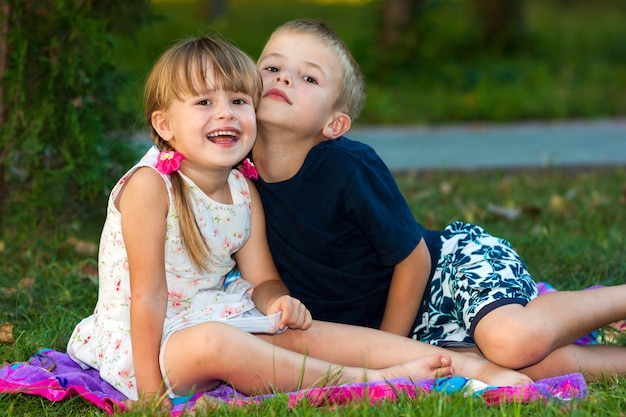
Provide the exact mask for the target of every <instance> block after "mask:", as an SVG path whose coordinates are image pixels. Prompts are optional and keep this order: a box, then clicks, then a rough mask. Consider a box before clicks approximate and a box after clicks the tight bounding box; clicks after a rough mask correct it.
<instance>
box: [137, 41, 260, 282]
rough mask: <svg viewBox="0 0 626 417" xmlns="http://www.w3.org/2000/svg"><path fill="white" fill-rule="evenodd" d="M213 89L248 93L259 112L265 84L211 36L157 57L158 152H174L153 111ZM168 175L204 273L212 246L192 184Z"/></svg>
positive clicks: (152, 80) (148, 106) (152, 82)
mask: <svg viewBox="0 0 626 417" xmlns="http://www.w3.org/2000/svg"><path fill="white" fill-rule="evenodd" d="M208 74H211V75H212V81H213V82H214V83H215V84H214V85H208V83H207V75H208ZM211 89H213V90H223V91H234V92H241V93H245V94H248V95H250V96H251V97H252V100H253V104H254V109H255V110H256V109H257V107H258V105H259V103H260V101H261V94H262V92H263V83H262V81H261V76H260V74H259V71H258V69H257V67H256V64H255V63H254V61H253V60H252V59H251V58H250V57H249V56H248V55H246V54H245V53H244V52H243V51H241V50H240V49H238V48H236V47H235V46H233V45H232V44H230V43H228V42H226V41H225V40H223V39H220V38H217V37H213V36H208V35H207V36H202V37H199V38H190V39H186V40H182V41H180V42H178V43H177V44H175V45H174V46H173V47H171V48H170V49H168V50H167V51H166V52H165V53H164V54H163V55H162V56H161V57H160V58H159V60H158V61H157V62H156V64H155V65H154V67H153V68H152V71H151V72H150V74H149V75H148V79H147V80H146V86H145V91H144V113H145V120H146V122H147V124H148V126H150V138H151V139H152V141H153V142H154V143H155V144H156V146H157V148H158V149H159V150H166V151H171V150H174V149H173V148H172V146H171V145H170V144H169V142H167V141H165V140H163V138H161V137H160V136H159V134H158V132H157V131H156V130H155V129H154V127H153V126H152V121H151V119H152V113H154V112H155V111H158V110H161V111H166V110H167V109H168V108H169V107H170V105H171V104H172V102H173V101H174V100H183V99H184V97H185V96H194V95H198V94H201V93H202V92H205V91H207V90H211ZM170 176H171V179H172V187H173V189H174V201H175V204H176V208H177V211H178V216H179V224H180V231H181V236H182V241H183V245H184V246H185V249H186V250H187V253H188V255H189V259H190V260H191V263H192V264H193V266H194V267H195V268H196V269H197V270H198V271H202V270H205V271H206V270H208V268H209V255H210V253H209V247H208V245H207V243H206V241H205V240H204V238H203V236H202V233H201V232H200V228H199V227H198V224H197V223H196V220H195V216H194V214H193V211H192V209H191V205H190V203H189V198H188V192H189V190H188V185H187V184H186V183H185V181H184V180H183V179H182V177H181V176H180V174H179V173H178V172H177V171H176V172H172V173H171V174H170Z"/></svg>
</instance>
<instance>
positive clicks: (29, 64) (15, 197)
mask: <svg viewBox="0 0 626 417" xmlns="http://www.w3.org/2000/svg"><path fill="white" fill-rule="evenodd" d="M5 3H6V5H7V6H8V7H7V10H9V14H8V15H7V16H0V18H1V19H2V20H1V21H2V22H4V24H5V29H8V31H7V36H6V38H4V39H2V40H1V41H2V42H4V45H6V46H7V51H8V53H7V55H6V58H7V65H6V69H5V72H4V74H2V75H3V77H2V79H1V82H2V87H3V88H2V89H0V91H2V92H4V95H3V97H0V99H2V100H3V103H2V104H3V106H2V107H1V108H3V109H4V111H3V112H0V113H1V114H0V148H1V149H2V152H1V159H0V163H1V167H2V170H1V172H0V175H2V178H3V181H2V183H1V188H2V189H1V190H0V195H2V198H3V204H1V205H0V213H1V214H2V216H3V217H4V220H5V221H4V224H3V228H2V238H3V242H6V243H7V246H6V250H5V255H7V256H11V255H12V254H13V253H17V254H19V255H20V256H24V255H27V254H28V253H29V251H30V248H31V247H32V245H33V242H34V241H36V240H38V239H47V240H54V239H57V238H60V236H61V235H63V234H64V233H68V230H67V229H68V228H71V227H73V226H75V225H76V224H77V222H76V220H78V219H79V218H80V219H82V220H84V223H85V224H90V223H93V213H94V212H95V213H97V214H98V217H97V218H98V219H101V218H102V213H103V210H104V207H105V202H106V197H107V195H108V191H107V190H108V189H110V188H109V187H111V185H112V184H114V183H115V181H116V180H117V179H118V178H119V177H120V176H121V174H122V173H123V170H124V169H126V168H127V167H128V166H129V164H130V162H131V161H133V160H134V158H135V153H134V152H133V151H132V150H131V146H130V145H131V143H130V141H129V140H128V139H129V136H130V135H129V132H132V127H133V126H134V124H135V122H134V117H135V109H134V108H124V107H123V106H121V105H120V103H121V101H120V97H122V96H123V94H122V92H123V91H124V89H125V88H126V86H127V83H128V82H130V80H131V79H132V80H134V78H133V77H130V76H128V77H127V76H125V75H124V74H123V73H122V72H121V71H119V70H118V69H117V68H116V67H115V66H114V65H113V64H112V61H113V58H112V51H113V49H114V45H115V42H116V39H117V38H116V37H120V36H122V35H127V34H129V33H132V30H129V29H128V28H129V26H128V25H127V24H124V23H123V22H124V20H123V19H127V21H132V22H139V21H141V20H143V19H144V16H145V15H146V14H147V12H148V6H149V3H148V2H147V1H144V0H135V1H133V2H125V3H123V4H122V3H121V2H115V3H104V2H88V1H76V2H75V1H70V2H68V1H64V0H38V1H19V0H8V1H7V2H5ZM0 13H1V12H0ZM69 219H71V221H70V220H69ZM96 224H97V227H98V228H99V227H100V225H101V220H98V221H97V222H96Z"/></svg>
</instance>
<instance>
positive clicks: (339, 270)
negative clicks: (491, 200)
mask: <svg viewBox="0 0 626 417" xmlns="http://www.w3.org/2000/svg"><path fill="white" fill-rule="evenodd" d="M258 66H259V69H260V70H261V74H262V78H263V85H264V88H263V98H262V100H261V105H260V108H259V111H258V113H257V120H258V135H257V141H256V143H255V145H254V148H253V150H252V157H253V159H254V162H255V164H256V166H257V169H258V171H259V175H260V178H259V180H258V181H257V182H256V185H257V187H258V189H259V192H260V195H261V199H262V201H263V205H264V210H265V214H266V223H267V234H268V241H269V245H270V249H271V251H272V254H273V256H274V259H275V261H276V264H277V266H278V269H279V272H280V273H281V276H282V278H283V280H284V282H285V284H286V285H287V287H288V288H289V290H290V292H291V293H292V294H293V295H294V296H295V297H297V298H299V299H300V300H302V301H303V302H304V303H305V305H307V307H308V308H309V309H310V311H311V312H312V314H313V317H314V318H316V319H320V320H331V321H338V322H343V323H350V324H359V325H364V326H369V327H379V328H380V329H382V330H385V331H388V332H392V333H396V334H400V335H404V336H409V337H412V338H414V339H418V340H421V341H424V342H427V343H431V344H435V345H439V346H447V347H451V348H465V347H469V348H471V349H473V350H474V351H476V350H477V351H480V352H481V353H482V354H483V355H484V356H485V357H486V358H487V359H489V360H491V361H492V362H494V363H496V364H499V365H501V366H505V367H508V368H512V369H520V370H522V371H523V372H524V373H526V374H527V375H529V376H530V377H531V378H543V377H548V376H554V375H562V374H565V373H569V372H576V371H579V370H581V369H582V370H583V371H584V372H586V374H587V375H588V376H590V377H598V376H600V375H601V374H602V373H603V372H615V373H618V374H620V375H624V374H626V348H624V347H619V346H606V345H596V346H578V345H571V343H572V342H574V341H575V340H576V339H578V338H579V337H581V336H583V335H585V334H587V333H589V332H590V331H592V330H594V329H597V328H599V327H602V326H603V325H606V324H608V323H611V322H613V321H616V320H619V319H622V318H624V317H626V301H624V300H626V286H624V285H621V286H616V287H612V288H604V289H595V290H585V291H576V292H557V293H552V294H546V295H544V296H542V297H538V298H537V289H536V285H535V283H534V281H533V280H532V278H531V276H530V274H529V273H528V271H527V269H526V266H525V265H524V262H523V261H522V260H521V259H520V258H519V256H518V255H517V253H515V252H514V251H513V250H512V249H511V247H510V245H509V244H508V242H506V241H503V240H502V239H498V238H495V237H493V236H491V235H489V234H488V233H486V232H485V231H484V230H483V229H481V228H480V227H478V226H475V225H470V224H465V223H461V222H456V223H453V224H451V225H450V226H448V227H447V228H446V229H445V230H444V231H430V230H426V229H425V228H424V227H423V226H422V225H420V224H419V223H417V222H416V221H415V219H414V218H413V215H412V213H411V211H410V209H409V208H408V206H407V204H406V202H405V200H404V198H403V196H402V195H401V193H400V191H399V190H398V188H397V186H396V184H395V180H394V178H393V176H392V175H391V173H390V172H389V170H388V168H387V167H386V166H385V165H384V163H383V162H382V161H381V160H380V158H379V157H378V156H377V155H376V153H375V152H374V151H373V150H372V149H371V148H369V147H368V146H366V145H363V144H361V143H358V142H354V141H350V140H349V139H347V138H345V137H344V136H343V134H345V133H346V132H347V131H348V130H349V128H350V125H351V120H353V119H354V118H356V117H357V116H358V114H359V112H360V110H361V108H362V105H363V103H364V100H365V84H364V80H363V77H362V75H361V73H360V71H359V68H358V65H357V64H356V63H355V61H354V59H353V58H352V56H351V54H350V52H349V50H348V49H347V47H346V46H345V44H344V43H343V42H342V41H341V39H339V37H338V36H337V35H336V34H335V33H334V32H333V31H332V30H331V29H330V28H328V27H327V26H325V25H324V24H323V23H320V22H316V21H309V20H298V21H292V22H288V23H287V24H285V25H283V26H281V27H280V28H278V29H277V30H276V31H275V32H274V34H273V35H272V36H271V37H270V39H269V41H268V43H267V44H266V46H265V48H264V50H263V52H262V54H261V57H260V59H259V62H258ZM563 311H567V312H568V313H567V314H566V315H564V314H562V313H563Z"/></svg>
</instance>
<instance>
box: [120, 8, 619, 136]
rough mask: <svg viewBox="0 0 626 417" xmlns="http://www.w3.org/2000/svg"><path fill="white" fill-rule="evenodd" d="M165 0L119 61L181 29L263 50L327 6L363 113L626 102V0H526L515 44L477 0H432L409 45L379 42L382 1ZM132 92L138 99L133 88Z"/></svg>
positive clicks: (571, 107)
mask: <svg viewBox="0 0 626 417" xmlns="http://www.w3.org/2000/svg"><path fill="white" fill-rule="evenodd" d="M227 3H228V7H227V10H226V14H225V15H224V16H221V17H219V18H216V17H211V16H210V7H209V6H210V2H209V1H201V0H196V1H193V0H188V1H175V0H170V1H167V0H160V1H155V2H153V3H152V6H153V7H152V10H153V12H154V14H155V15H156V16H157V19H155V20H154V21H153V22H152V23H151V24H150V25H149V26H146V27H144V28H143V29H141V30H140V31H139V32H138V35H137V36H136V37H134V38H132V39H130V38H129V39H127V41H126V42H125V43H123V44H122V45H121V46H120V48H119V49H118V50H117V51H116V56H117V63H118V64H120V65H122V66H123V67H125V68H128V69H129V70H131V71H132V72H133V73H135V74H137V75H138V85H140V84H141V81H142V80H143V78H142V77H143V76H144V74H145V73H146V72H147V71H148V68H149V67H150V65H151V64H152V62H153V61H154V59H155V58H156V56H158V54H159V53H161V52H162V51H163V50H164V49H165V48H166V47H167V46H168V45H169V44H170V43H171V42H172V41H174V40H177V39H180V38H183V37H187V36H194V35H198V34H202V33H206V32H218V33H221V34H222V35H223V36H224V37H225V38H226V39H228V40H231V41H232V42H234V43H235V44H236V45H238V46H239V47H240V48H242V49H243V50H245V51H246V52H248V53H249V54H250V55H251V56H253V57H254V58H256V57H257V56H258V54H259V53H260V51H261V49H262V47H263V44H264V43H265V41H266V40H267V38H268V37H269V35H270V33H271V32H272V30H273V29H274V28H275V27H276V26H278V25H280V24H281V23H284V22H285V21H287V20H290V19H294V18H317V19H321V20H324V21H325V22H327V23H328V24H329V25H330V26H331V27H333V28H334V29H335V30H336V31H337V32H338V33H339V34H340V36H341V37H342V38H343V39H344V40H345V41H346V43H347V44H348V45H349V46H350V47H351V49H352V51H353V53H354V55H355V57H356V59H357V61H358V62H359V63H360V64H361V67H362V69H363V71H364V73H365V74H366V77H367V82H368V88H369V90H368V101H367V104H366V107H365V110H364V112H363V114H362V116H361V118H360V119H359V120H358V123H361V124H417V123H447V122H459V121H476V120H480V121H497V122H505V121H515V120H523V119H535V120H536V119H572V118H598V117H616V116H623V115H624V114H626V97H625V92H626V42H624V41H623V40H624V39H626V25H625V24H624V22H625V21H626V4H624V2H623V0H597V1H594V2H585V1H580V0H575V1H565V0H525V1H524V2H523V4H524V9H523V12H524V20H525V26H524V27H525V31H524V33H523V34H522V37H521V38H520V39H519V42H518V43H517V44H516V48H513V49H509V50H507V51H502V50H499V49H497V48H495V49H494V48H489V47H486V46H485V42H484V39H482V36H481V33H482V32H481V23H480V20H479V19H478V18H477V16H476V13H475V12H474V10H473V9H472V1H471V0H424V2H423V7H422V9H421V11H420V13H419V16H418V17H419V19H418V20H417V21H416V22H415V24H414V26H413V27H412V29H411V30H409V31H407V33H406V34H405V36H404V39H403V44H402V47H399V48H396V49H393V50H386V51H385V50H383V51H381V50H380V48H379V47H378V36H379V31H380V27H381V22H380V14H381V8H382V4H383V1H382V0H378V1H370V2H361V3H363V4H355V3H354V2H351V3H348V2H341V1H335V2H314V1H310V0H309V1H305V0H299V1H293V0H274V1H272V2H259V1H256V0H230V1H228V2H227ZM129 100H133V98H132V97H129Z"/></svg>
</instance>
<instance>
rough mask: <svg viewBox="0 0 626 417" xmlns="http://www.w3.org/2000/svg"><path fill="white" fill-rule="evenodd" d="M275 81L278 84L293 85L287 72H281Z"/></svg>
mask: <svg viewBox="0 0 626 417" xmlns="http://www.w3.org/2000/svg"><path fill="white" fill-rule="evenodd" d="M275 81H276V82H277V83H285V85H289V84H291V81H289V76H288V75H287V73H285V72H279V73H277V74H276V78H275Z"/></svg>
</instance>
